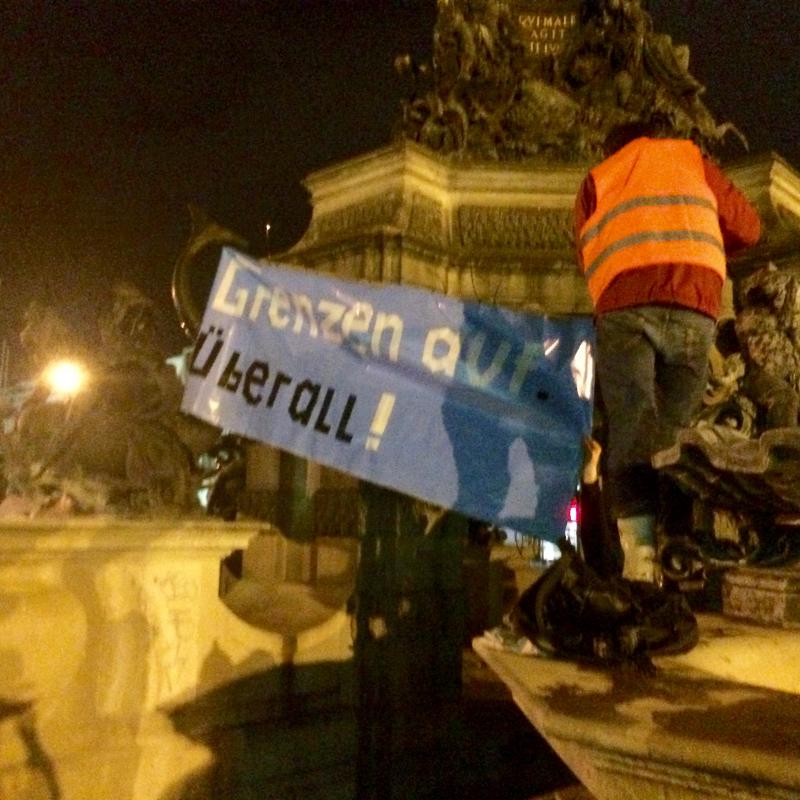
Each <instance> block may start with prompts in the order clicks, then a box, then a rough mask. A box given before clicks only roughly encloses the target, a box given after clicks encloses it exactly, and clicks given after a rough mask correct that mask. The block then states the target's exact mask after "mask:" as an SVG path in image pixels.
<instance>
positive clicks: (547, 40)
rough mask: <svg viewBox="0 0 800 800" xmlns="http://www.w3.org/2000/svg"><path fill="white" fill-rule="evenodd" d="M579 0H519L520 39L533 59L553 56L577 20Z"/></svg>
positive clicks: (517, 14) (572, 30) (574, 27)
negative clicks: (544, 0) (543, 0)
mask: <svg viewBox="0 0 800 800" xmlns="http://www.w3.org/2000/svg"><path fill="white" fill-rule="evenodd" d="M579 8H580V3H579V2H565V3H557V2H552V0H551V2H536V0H528V1H527V2H525V0H519V2H517V4H516V16H517V22H518V23H519V27H520V32H521V35H522V39H523V41H524V43H525V45H526V47H527V48H528V52H529V53H530V54H531V56H533V57H534V58H543V57H545V56H556V55H558V54H559V53H560V52H561V51H562V50H563V49H564V45H565V43H566V42H567V40H568V38H569V36H570V34H571V33H573V32H575V29H576V28H577V27H578V21H579Z"/></svg>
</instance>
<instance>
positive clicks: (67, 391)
mask: <svg viewBox="0 0 800 800" xmlns="http://www.w3.org/2000/svg"><path fill="white" fill-rule="evenodd" d="M86 378H87V374H86V370H85V369H84V367H83V366H82V365H81V364H78V363H77V362H76V361H56V362H54V363H53V364H51V365H50V366H49V367H48V368H47V369H46V370H45V373H44V379H45V381H46V382H47V384H48V386H50V388H51V390H52V391H53V392H54V393H55V394H58V395H61V396H64V397H73V396H75V395H76V394H77V393H78V392H80V390H81V389H82V388H83V387H84V385H85V384H86Z"/></svg>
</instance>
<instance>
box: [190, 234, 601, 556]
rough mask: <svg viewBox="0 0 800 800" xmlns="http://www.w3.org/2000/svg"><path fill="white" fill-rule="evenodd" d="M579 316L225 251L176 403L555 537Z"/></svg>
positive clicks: (569, 456) (403, 488)
mask: <svg viewBox="0 0 800 800" xmlns="http://www.w3.org/2000/svg"><path fill="white" fill-rule="evenodd" d="M592 348H593V333H592V324H591V320H590V319H589V318H587V317H575V318H563V319H552V318H547V317H544V316H538V315H534V314H527V313H520V312H515V311H511V310H509V309H505V308H500V307H497V306H491V305H484V304H481V303H474V302H463V301H460V300H458V299H455V298H452V297H447V296H444V295H440V294H436V293H434V292H429V291H426V290H422V289H415V288H411V287H408V286H398V285H394V284H369V283H364V282H359V281H347V280H341V279H337V278H334V277H333V276H331V275H328V274H321V273H315V272H311V271H307V270H303V269H299V268H294V267H281V266H278V265H275V264H265V263H262V262H257V261H255V260H252V259H250V258H249V257H247V256H245V255H242V254H241V253H238V252H236V251H234V250H231V249H226V250H224V251H223V254H222V258H221V260H220V265H219V269H218V271H217V276H216V279H215V282H214V286H213V287H212V290H211V295H210V297H209V301H208V306H207V308H206V312H205V315H204V318H203V324H202V328H201V331H200V335H199V336H198V339H197V342H196V344H195V348H194V352H193V354H192V358H191V363H190V365H189V376H188V380H187V385H186V391H185V395H184V399H183V406H182V407H183V410H184V411H186V412H188V413H190V414H194V415H195V416H197V417H199V418H201V419H203V420H206V421H207V422H210V423H212V424H214V425H216V426H219V427H220V428H223V429H225V430H227V431H231V432H234V433H238V434H241V435H243V436H246V437H249V438H252V439H255V440H259V441H262V442H266V443H268V444H270V445H274V446H276V447H279V448H281V449H284V450H287V451H289V452H292V453H295V454H297V455H300V456H303V457H305V458H308V459H311V460H312V461H316V462H318V463H320V464H324V465H327V466H330V467H334V468H336V469H338V470H341V471H343V472H348V473H350V474H352V475H355V476H357V477H359V478H363V479H366V480H368V481H371V482H373V483H377V484H380V485H383V486H387V487H390V488H393V489H396V490H397V491H399V492H402V493H405V494H408V495H411V496H414V497H417V498H420V499H422V500H426V501H428V502H431V503H434V504H436V505H439V506H443V507H445V508H452V509H455V510H457V511H459V512H461V513H463V514H465V515H467V516H469V517H474V518H476V519H480V520H484V521H486V522H489V523H493V524H496V525H499V526H501V527H505V528H511V529H513V530H516V531H520V532H524V533H528V534H532V535H534V536H538V537H541V538H544V539H549V540H551V541H556V540H557V539H559V538H560V537H561V536H562V535H563V532H564V527H565V522H566V519H567V511H568V506H569V503H570V500H571V498H572V496H573V495H574V493H575V488H576V482H577V478H578V470H579V467H580V464H581V460H582V445H581V439H582V437H583V436H584V435H585V434H588V433H589V431H590V427H591V408H592V402H591V395H592V373H593V370H592Z"/></svg>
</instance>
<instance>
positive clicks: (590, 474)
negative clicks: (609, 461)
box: [581, 436, 603, 483]
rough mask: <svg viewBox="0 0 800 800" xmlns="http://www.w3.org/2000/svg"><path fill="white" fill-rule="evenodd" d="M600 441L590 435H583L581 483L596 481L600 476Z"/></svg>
mask: <svg viewBox="0 0 800 800" xmlns="http://www.w3.org/2000/svg"><path fill="white" fill-rule="evenodd" d="M602 449H603V448H602V447H601V446H600V442H598V441H597V439H593V438H592V437H591V436H584V437H583V470H582V472H581V483H597V481H598V479H599V478H600V452H601V451H602Z"/></svg>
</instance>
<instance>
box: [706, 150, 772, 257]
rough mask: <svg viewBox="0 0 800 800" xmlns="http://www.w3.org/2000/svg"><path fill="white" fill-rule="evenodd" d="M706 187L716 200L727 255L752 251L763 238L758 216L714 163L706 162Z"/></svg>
mask: <svg viewBox="0 0 800 800" xmlns="http://www.w3.org/2000/svg"><path fill="white" fill-rule="evenodd" d="M703 166H704V167H705V176H706V183H708V185H709V187H710V188H711V191H712V192H714V196H715V197H716V198H717V213H718V214H719V226H720V228H721V230H722V240H723V242H724V244H725V252H726V253H727V255H729V256H730V255H734V254H736V253H737V252H739V251H740V250H744V249H745V248H748V247H752V246H753V245H754V244H757V243H758V240H759V239H760V238H761V220H760V219H759V216H758V212H757V211H756V210H755V208H754V207H753V206H752V204H751V203H750V201H749V200H748V199H747V198H746V197H745V196H744V194H742V192H741V191H740V190H739V189H737V188H736V186H734V185H733V183H732V182H731V181H730V180H729V179H728V177H727V176H726V175H725V173H724V172H723V171H722V170H721V169H720V168H719V167H718V166H717V165H716V164H714V162H713V161H709V160H708V159H703Z"/></svg>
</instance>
